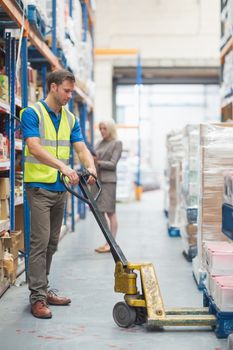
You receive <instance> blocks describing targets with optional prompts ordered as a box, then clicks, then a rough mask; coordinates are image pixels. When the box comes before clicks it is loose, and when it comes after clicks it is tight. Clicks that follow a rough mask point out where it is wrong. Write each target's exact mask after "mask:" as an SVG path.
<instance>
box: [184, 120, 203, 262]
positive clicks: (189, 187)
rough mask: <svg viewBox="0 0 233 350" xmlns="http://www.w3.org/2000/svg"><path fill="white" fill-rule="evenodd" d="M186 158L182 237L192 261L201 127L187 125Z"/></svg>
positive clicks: (196, 211) (185, 129)
mask: <svg viewBox="0 0 233 350" xmlns="http://www.w3.org/2000/svg"><path fill="white" fill-rule="evenodd" d="M183 145H184V157H183V163H182V191H181V222H182V225H181V229H180V233H181V237H182V244H183V251H184V253H185V254H186V256H187V257H189V258H190V259H192V258H193V257H194V256H195V255H196V246H197V213H198V198H199V172H198V171H199V159H198V157H197V154H198V149H199V125H198V124H196V125H191V124H189V125H187V126H186V127H185V128H184V130H183Z"/></svg>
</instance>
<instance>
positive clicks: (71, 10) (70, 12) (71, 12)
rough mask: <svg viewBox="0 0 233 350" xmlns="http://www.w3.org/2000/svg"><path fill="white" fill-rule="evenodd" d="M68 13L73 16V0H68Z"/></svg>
mask: <svg viewBox="0 0 233 350" xmlns="http://www.w3.org/2000/svg"><path fill="white" fill-rule="evenodd" d="M69 15H70V17H73V0H70V1H69Z"/></svg>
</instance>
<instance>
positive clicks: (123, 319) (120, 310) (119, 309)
mask: <svg viewBox="0 0 233 350" xmlns="http://www.w3.org/2000/svg"><path fill="white" fill-rule="evenodd" d="M136 317H137V314H136V310H135V309H134V308H133V307H131V306H129V305H127V304H126V303H124V302H123V301H121V302H119V303H117V304H116V305H115V306H114V308H113V319H114V321H115V322H116V324H117V325H118V326H119V327H123V328H128V327H130V326H132V325H133V324H134V323H135V321H136Z"/></svg>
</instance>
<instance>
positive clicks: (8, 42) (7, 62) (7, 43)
mask: <svg viewBox="0 0 233 350" xmlns="http://www.w3.org/2000/svg"><path fill="white" fill-rule="evenodd" d="M5 47H6V55H5V69H6V75H7V77H8V101H10V99H11V85H10V74H11V73H10V72H11V65H10V63H11V33H6V38H5ZM6 123H7V124H6V132H7V136H8V139H10V134H9V133H10V131H9V129H10V118H9V117H8V118H7V119H6Z"/></svg>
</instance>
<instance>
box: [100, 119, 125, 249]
mask: <svg viewBox="0 0 233 350" xmlns="http://www.w3.org/2000/svg"><path fill="white" fill-rule="evenodd" d="M99 130H100V133H101V136H102V140H101V141H99V142H98V143H97V145H96V149H95V151H96V157H95V162H96V167H97V176H98V179H99V181H100V184H101V188H102V191H101V193H100V196H99V198H98V201H97V205H98V208H99V210H100V212H101V213H102V214H103V215H105V216H107V218H108V221H109V226H110V231H111V233H112V235H113V237H114V238H115V237H116V234H117V226H118V225H117V216H116V182H117V174H116V169H117V163H118V161H119V159H120V157H121V152H122V142H121V141H119V140H117V132H116V126H115V123H114V121H113V120H106V121H102V122H100V123H99ZM95 251H96V252H98V253H108V252H110V247H109V245H108V243H106V244H105V245H103V246H101V247H99V248H97V249H95Z"/></svg>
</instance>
